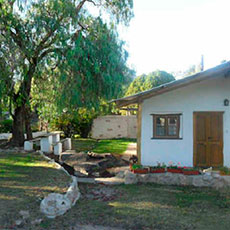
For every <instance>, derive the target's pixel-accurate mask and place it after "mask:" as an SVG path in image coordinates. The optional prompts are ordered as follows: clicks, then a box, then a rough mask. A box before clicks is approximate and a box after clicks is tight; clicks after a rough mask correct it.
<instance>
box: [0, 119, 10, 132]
mask: <svg viewBox="0 0 230 230" xmlns="http://www.w3.org/2000/svg"><path fill="white" fill-rule="evenodd" d="M12 129H13V120H10V119H7V120H3V121H0V133H11V132H12Z"/></svg>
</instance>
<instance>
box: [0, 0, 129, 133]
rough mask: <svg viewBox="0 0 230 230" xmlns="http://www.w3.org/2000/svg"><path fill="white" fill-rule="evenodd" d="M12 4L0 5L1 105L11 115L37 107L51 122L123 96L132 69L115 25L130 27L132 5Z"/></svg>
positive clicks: (41, 0)
mask: <svg viewBox="0 0 230 230" xmlns="http://www.w3.org/2000/svg"><path fill="white" fill-rule="evenodd" d="M15 2H16V1H8V0H1V1H0V31H1V33H0V68H1V69H3V71H1V73H0V98H1V99H0V106H1V103H3V101H2V98H3V97H5V98H6V101H4V104H6V103H5V102H7V105H8V106H9V107H10V110H12V111H23V110H25V108H29V109H28V110H30V109H31V107H34V108H38V110H39V112H40V115H41V116H43V118H44V119H46V120H47V121H48V122H49V121H50V120H51V119H53V118H54V117H55V116H56V113H57V111H58V112H63V109H66V108H67V110H72V109H74V110H75V109H76V108H78V107H88V108H92V107H96V106H98V105H99V101H100V100H101V99H102V98H104V99H110V98H111V97H113V96H114V95H117V94H119V93H121V91H122V88H123V85H124V84H125V83H126V82H129V75H130V70H129V69H128V68H127V67H126V64H125V62H126V59H127V53H126V52H125V51H124V50H123V43H122V42H120V41H119V40H118V37H117V34H116V26H115V25H116V24H117V23H120V22H123V23H124V24H128V22H129V20H130V19H131V18H132V16H133V11H132V7H133V1H132V0H114V1H109V0H94V1H90V0H76V1H72V0H38V1H33V0H32V1H28V2H27V1H26V2H25V3H24V2H22V1H17V2H18V3H19V4H18V5H17V4H15ZM86 3H87V6H86ZM91 7H92V8H94V9H95V10H96V11H98V12H100V14H99V15H100V16H99V17H94V16H92V15H91V14H90V11H88V9H89V8H91ZM104 15H106V16H109V17H103V16H104ZM103 18H106V21H107V22H106V23H105V22H104V21H103ZM40 84H41V85H42V87H40ZM32 88H33V89H32ZM6 89H7V90H6ZM31 89H32V92H31ZM49 89H51V91H49ZM36 93H41V94H42V95H41V96H42V97H43V99H39V97H38V96H37V97H36V96H35V95H38V94H36ZM46 94H48V95H46ZM34 96H35V98H34ZM34 99H35V101H33V100H34ZM58 102H59V103H58ZM40 103H41V104H40ZM17 108H23V109H21V110H19V109H18V110H17ZM15 115H16V116H18V114H15ZM22 117H23V116H22ZM15 128H18V129H19V128H20V129H21V128H22V126H21V125H20V126H18V127H15ZM19 133H20V132H19ZM20 135H22V136H23V134H22V132H21V133H20Z"/></svg>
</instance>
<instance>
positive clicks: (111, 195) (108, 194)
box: [82, 185, 121, 202]
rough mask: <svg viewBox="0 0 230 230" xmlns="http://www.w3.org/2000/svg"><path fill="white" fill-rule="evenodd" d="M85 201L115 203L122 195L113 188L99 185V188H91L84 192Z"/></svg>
mask: <svg viewBox="0 0 230 230" xmlns="http://www.w3.org/2000/svg"><path fill="white" fill-rule="evenodd" d="M82 194H83V195H82V197H83V199H88V200H98V201H104V202H106V201H113V200H115V199H116V198H117V197H119V196H120V195H121V193H120V192H119V190H117V189H115V187H113V186H106V185H98V186H97V187H95V186H91V188H90V187H88V189H87V190H83V191H82Z"/></svg>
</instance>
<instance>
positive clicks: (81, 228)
mask: <svg viewBox="0 0 230 230" xmlns="http://www.w3.org/2000/svg"><path fill="white" fill-rule="evenodd" d="M72 230H123V229H121V228H111V227H104V226H100V225H79V224H77V225H76V226H75V227H74V228H72Z"/></svg>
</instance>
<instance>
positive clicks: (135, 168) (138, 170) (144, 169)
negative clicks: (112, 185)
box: [130, 164, 149, 174]
mask: <svg viewBox="0 0 230 230" xmlns="http://www.w3.org/2000/svg"><path fill="white" fill-rule="evenodd" d="M130 170H131V171H132V172H133V173H139V174H146V173H148V172H149V169H148V168H147V167H144V166H142V165H138V164H133V165H130Z"/></svg>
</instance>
